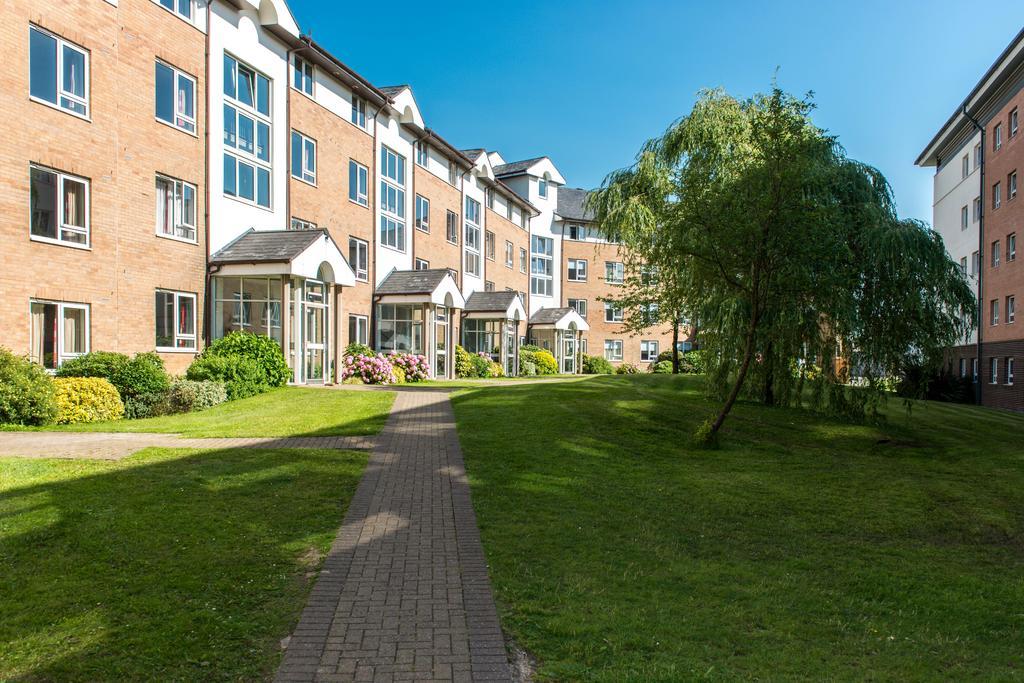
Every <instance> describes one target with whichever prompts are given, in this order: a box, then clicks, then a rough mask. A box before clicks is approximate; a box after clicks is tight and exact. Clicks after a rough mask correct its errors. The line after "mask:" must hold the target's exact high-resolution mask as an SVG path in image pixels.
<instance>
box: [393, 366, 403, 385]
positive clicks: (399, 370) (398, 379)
mask: <svg viewBox="0 0 1024 683" xmlns="http://www.w3.org/2000/svg"><path fill="white" fill-rule="evenodd" d="M391 374H392V375H394V377H395V384H405V368H403V367H401V366H400V365H392V366H391Z"/></svg>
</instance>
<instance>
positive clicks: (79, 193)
mask: <svg viewBox="0 0 1024 683" xmlns="http://www.w3.org/2000/svg"><path fill="white" fill-rule="evenodd" d="M30 176H31V180H30V185H31V192H30V195H31V200H30V212H31V218H30V232H31V236H32V238H33V239H36V240H40V241H43V242H54V243H59V244H67V245H69V246H73V247H88V246H89V181H88V180H86V179H85V178H79V177H77V176H72V175H68V174H67V173H61V172H60V171H54V170H51V169H48V168H43V167H41V166H32V167H30Z"/></svg>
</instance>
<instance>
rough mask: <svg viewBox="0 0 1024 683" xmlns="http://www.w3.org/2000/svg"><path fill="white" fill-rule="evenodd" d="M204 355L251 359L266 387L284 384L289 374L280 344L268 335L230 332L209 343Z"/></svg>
mask: <svg viewBox="0 0 1024 683" xmlns="http://www.w3.org/2000/svg"><path fill="white" fill-rule="evenodd" d="M203 355H204V356H242V357H243V358H248V359H250V360H252V361H253V362H254V363H255V364H256V367H257V368H258V369H259V371H260V374H261V375H262V382H261V383H262V384H265V385H266V386H268V387H280V386H284V385H285V383H287V382H288V378H289V377H290V376H291V370H289V369H288V363H286V362H285V359H284V353H282V351H281V346H280V344H278V343H277V342H276V341H274V340H273V339H271V338H270V337H268V336H266V335H263V334H251V333H249V332H231V333H230V334H228V335H227V336H225V337H221V338H220V339H218V340H217V341H215V342H213V343H212V344H210V346H209V347H207V349H206V350H205V351H203Z"/></svg>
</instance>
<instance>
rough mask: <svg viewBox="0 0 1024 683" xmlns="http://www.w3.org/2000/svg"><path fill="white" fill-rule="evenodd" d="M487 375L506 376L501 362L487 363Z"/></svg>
mask: <svg viewBox="0 0 1024 683" xmlns="http://www.w3.org/2000/svg"><path fill="white" fill-rule="evenodd" d="M487 376H488V377H504V376H505V370H504V369H503V368H502V367H501V363H496V362H494V361H491V362H490V363H489V364H488V365H487Z"/></svg>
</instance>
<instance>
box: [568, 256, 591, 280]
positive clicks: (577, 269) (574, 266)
mask: <svg viewBox="0 0 1024 683" xmlns="http://www.w3.org/2000/svg"><path fill="white" fill-rule="evenodd" d="M568 278H569V280H570V281H572V282H586V281H587V260H586V259H581V258H571V259H569V274H568Z"/></svg>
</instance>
